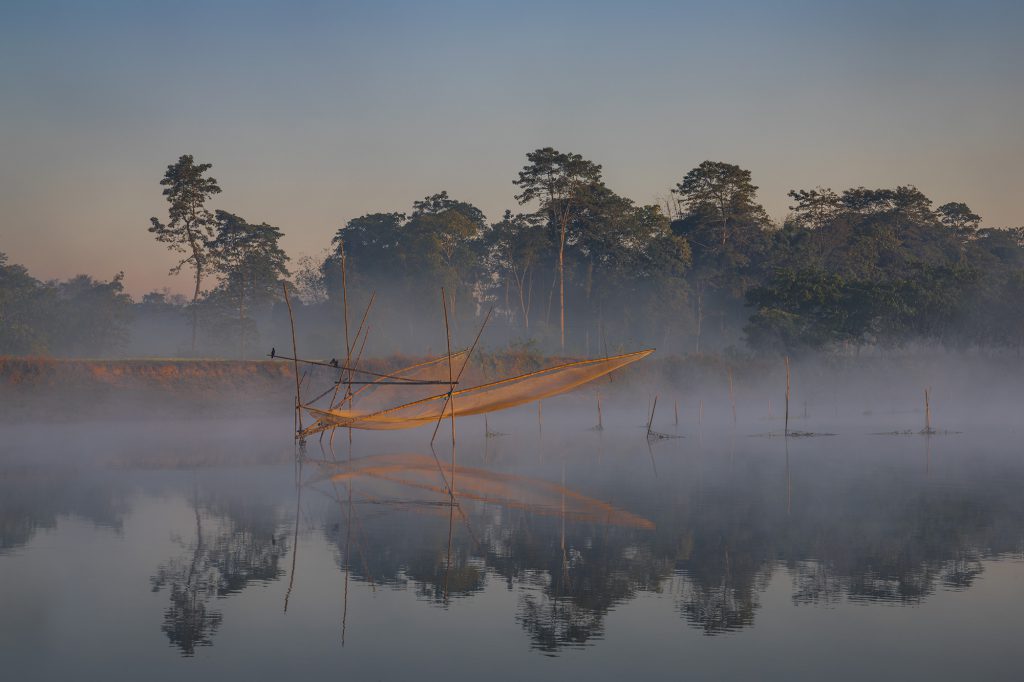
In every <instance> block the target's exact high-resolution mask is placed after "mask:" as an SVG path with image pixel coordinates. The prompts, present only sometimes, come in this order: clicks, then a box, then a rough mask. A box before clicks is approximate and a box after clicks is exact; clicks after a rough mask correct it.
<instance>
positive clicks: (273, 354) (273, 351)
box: [270, 348, 277, 360]
mask: <svg viewBox="0 0 1024 682" xmlns="http://www.w3.org/2000/svg"><path fill="white" fill-rule="evenodd" d="M275 355H277V349H276V348H271V349H270V359H271V360H273V359H274V356H275Z"/></svg>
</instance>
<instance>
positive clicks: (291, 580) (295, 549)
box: [284, 459, 302, 613]
mask: <svg viewBox="0 0 1024 682" xmlns="http://www.w3.org/2000/svg"><path fill="white" fill-rule="evenodd" d="M301 504H302V460H301V459H300V460H299V465H298V469H297V470H296V474H295V535H294V537H293V539H292V570H291V573H290V574H289V575H288V589H287V590H286V591H285V593H284V612H285V613H288V600H289V599H290V598H291V596H292V587H294V585H295V561H296V559H297V558H298V556H299V510H300V506H299V505H301Z"/></svg>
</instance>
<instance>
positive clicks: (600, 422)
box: [597, 389, 604, 431]
mask: <svg viewBox="0 0 1024 682" xmlns="http://www.w3.org/2000/svg"><path fill="white" fill-rule="evenodd" d="M597 428H598V430H599V431H603V430H604V420H603V419H602V417H601V389H598V391H597Z"/></svg>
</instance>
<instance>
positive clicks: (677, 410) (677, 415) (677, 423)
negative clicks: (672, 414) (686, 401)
mask: <svg viewBox="0 0 1024 682" xmlns="http://www.w3.org/2000/svg"><path fill="white" fill-rule="evenodd" d="M675 406H676V426H679V400H678V399H676V402H675Z"/></svg>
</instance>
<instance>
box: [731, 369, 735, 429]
mask: <svg viewBox="0 0 1024 682" xmlns="http://www.w3.org/2000/svg"><path fill="white" fill-rule="evenodd" d="M729 404H730V405H732V423H733V426H735V425H736V394H735V392H734V391H733V388H732V367H730V368H729Z"/></svg>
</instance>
